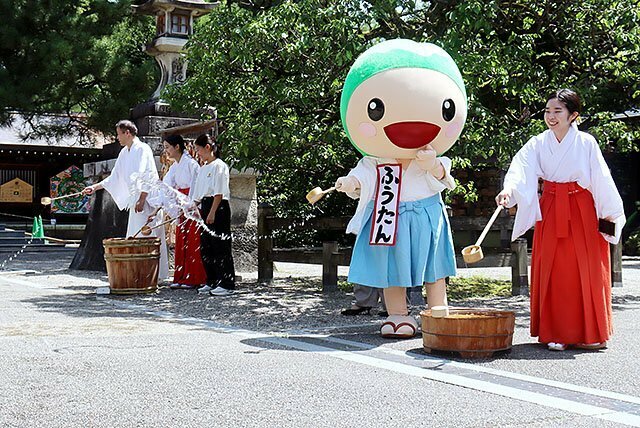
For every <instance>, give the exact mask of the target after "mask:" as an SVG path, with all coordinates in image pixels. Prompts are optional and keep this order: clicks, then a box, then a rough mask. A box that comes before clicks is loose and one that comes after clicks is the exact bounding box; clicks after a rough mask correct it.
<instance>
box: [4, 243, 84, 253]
mask: <svg viewBox="0 0 640 428" xmlns="http://www.w3.org/2000/svg"><path fill="white" fill-rule="evenodd" d="M20 250H22V252H23V253H52V254H53V253H57V252H62V253H73V252H75V251H77V250H78V248H77V247H65V246H64V245H45V244H35V245H33V244H32V245H27V246H26V247H24V249H23V245H14V246H4V247H0V254H2V255H4V256H6V255H7V254H13V253H17V252H19V251H20Z"/></svg>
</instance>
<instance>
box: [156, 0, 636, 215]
mask: <svg viewBox="0 0 640 428" xmlns="http://www.w3.org/2000/svg"><path fill="white" fill-rule="evenodd" d="M639 21H640V2H639V1H638V0H626V1H617V0H583V1H580V2H577V1H564V2H560V1H542V0H532V1H527V2H521V1H499V0H465V1H462V0H457V1H447V2H440V1H436V2H424V1H410V0H378V1H362V0H347V1H343V2H334V1H321V0H300V1H292V0H284V1H266V0H265V1H257V0H256V1H253V2H249V1H232V0H230V1H227V2H226V3H224V5H223V6H222V7H219V8H218V9H216V10H215V11H214V12H213V13H212V14H211V15H209V16H208V17H207V18H204V19H202V20H201V21H200V22H199V25H198V32H197V34H196V36H195V37H194V38H193V39H192V41H191V42H190V43H189V45H188V56H189V67H190V68H189V75H190V77H189V78H188V79H187V82H186V83H185V84H184V85H182V86H174V87H172V88H169V89H168V92H167V96H168V98H169V99H170V100H171V101H172V103H174V105H175V106H176V107H178V108H180V109H185V110H191V111H197V110H198V109H201V108H202V107H204V106H208V105H215V106H216V107H217V108H218V111H219V114H220V116H221V117H222V118H223V120H224V121H225V122H226V127H227V129H226V131H225V132H224V133H223V134H222V135H221V136H220V141H221V142H222V143H223V145H224V147H225V149H226V154H227V156H228V157H230V158H231V160H233V161H235V162H236V164H237V165H239V166H253V167H256V168H257V169H258V170H259V171H260V172H261V174H262V175H261V177H260V186H259V192H260V196H261V199H262V200H263V201H268V202H270V203H272V204H274V205H275V206H276V208H277V209H278V210H279V212H280V213H281V214H293V213H304V214H311V213H312V212H311V208H310V207H309V206H307V205H306V204H305V201H304V194H305V193H306V191H308V190H309V188H310V187H313V186H315V185H320V186H322V187H325V188H326V187H329V186H330V185H331V184H332V183H333V181H334V179H335V178H336V177H338V176H340V175H344V174H345V173H346V172H347V171H348V170H349V168H351V167H353V166H354V165H355V163H356V161H357V158H358V156H357V153H356V151H355V149H353V148H352V147H351V145H350V144H349V142H348V140H347V138H346V136H345V135H344V132H343V131H342V128H341V124H340V120H339V114H338V113H339V102H338V100H339V96H340V90H341V86H342V83H343V81H344V78H345V76H346V73H347V71H348V69H349V67H350V65H351V64H352V63H353V61H354V60H355V58H356V57H357V56H358V55H359V54H360V53H361V52H363V51H364V50H365V49H366V48H367V47H369V46H371V45H372V44H374V43H376V42H378V41H380V40H383V39H390V38H396V37H404V38H410V39H414V40H417V41H429V42H432V43H436V44H438V45H440V46H442V47H443V48H445V49H446V50H447V51H448V52H450V53H451V55H452V56H453V57H454V59H455V60H456V62H457V63H458V65H459V67H460V69H461V71H462V73H463V76H464V78H465V81H466V84H467V89H468V94H469V103H470V104H469V119H468V123H467V125H466V128H465V130H464V131H463V134H462V137H461V139H460V142H459V144H457V145H456V146H454V148H453V149H452V150H451V152H450V153H449V155H451V156H453V157H454V161H455V164H457V165H463V166H464V165H470V162H471V161H472V160H473V162H474V165H479V164H482V163H483V162H485V163H487V164H493V165H495V164H499V165H503V166H504V165H505V164H506V163H507V162H508V161H509V160H510V158H511V157H512V156H513V154H514V153H515V151H516V150H517V149H518V148H519V147H521V146H522V144H524V142H525V141H526V140H527V139H528V138H529V137H530V136H531V135H533V134H536V133H538V132H540V131H541V130H542V129H544V123H543V121H542V111H543V108H544V104H545V97H546V95H547V94H548V93H549V92H551V91H552V90H554V89H557V88H559V87H573V88H575V89H577V90H578V91H579V92H580V93H581V94H582V96H583V98H584V102H585V106H586V111H585V118H586V119H587V123H586V125H589V131H590V132H592V133H593V134H595V135H596V137H597V138H598V139H599V141H600V142H601V144H603V145H605V146H609V147H612V145H611V143H614V142H615V143H616V144H617V149H618V150H638V139H639V137H640V135H639V134H638V130H637V129H632V128H630V127H628V126H627V125H625V124H624V123H622V122H620V121H613V120H612V115H613V114H614V113H620V112H623V111H625V110H628V109H631V108H634V107H638V104H639V102H640V86H639V85H640V83H639V82H640V67H639V60H638V58H639V57H640V25H639V24H640V22H639ZM462 190H463V191H466V192H469V193H470V194H472V193H473V188H472V187H471V188H466V189H462ZM346 199H347V198H346V197H345V196H343V195H340V196H338V197H333V198H329V200H328V201H326V202H323V203H322V207H323V209H325V207H326V209H325V211H330V212H331V213H332V214H333V213H349V212H351V211H352V207H351V206H349V205H348V204H345V203H344V202H345V200H346Z"/></svg>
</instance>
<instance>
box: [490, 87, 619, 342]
mask: <svg viewBox="0 0 640 428" xmlns="http://www.w3.org/2000/svg"><path fill="white" fill-rule="evenodd" d="M580 108H581V105H580V98H579V96H578V94H577V93H575V92H574V91H572V90H570V89H560V90H558V91H556V92H554V93H553V94H551V95H550V96H549V97H548V98H547V105H546V108H545V115H544V119H545V122H546V124H547V127H548V128H549V129H548V130H547V131H545V132H543V133H542V134H540V135H537V136H535V137H533V138H531V139H530V140H529V141H528V142H527V144H525V145H524V147H522V149H520V151H519V152H518V153H517V154H516V156H515V157H514V159H513V161H512V163H511V166H510V167H509V171H508V172H507V175H506V177H505V181H504V189H503V190H502V191H501V192H500V193H499V194H498V196H497V197H496V202H497V203H498V204H499V205H504V206H506V207H512V206H514V205H516V204H517V205H518V211H517V213H516V219H515V224H514V228H513V236H512V238H513V239H514V240H515V239H516V238H517V237H519V236H521V235H522V234H523V233H524V232H526V231H527V230H528V229H529V228H531V227H532V226H533V225H534V224H535V232H534V237H533V252H532V255H531V336H533V337H536V336H537V337H538V340H539V341H540V342H542V343H546V344H548V347H549V349H550V350H554V351H563V350H565V349H566V347H567V345H575V346H579V347H584V348H586V349H596V348H597V349H599V348H602V347H604V346H606V341H607V340H608V339H609V337H610V335H611V333H612V324H611V311H612V308H611V278H610V276H609V244H608V242H611V243H613V244H616V243H617V242H618V240H619V239H620V232H621V230H622V226H623V225H624V223H625V215H624V210H623V206H622V199H621V198H620V194H619V193H618V189H617V188H616V185H615V183H614V182H613V178H612V177H611V172H610V171H609V168H608V166H607V164H606V163H605V161H604V158H603V157H602V153H601V152H600V147H599V146H598V143H597V142H596V140H595V138H593V137H592V136H591V135H589V134H587V133H584V132H581V131H579V130H578V127H577V125H576V119H577V117H578V115H579V113H580ZM539 178H542V179H543V180H544V191H543V194H542V197H541V198H540V200H538V179H539ZM606 224H609V225H611V226H612V227H613V230H610V229H609V228H607V229H605V228H602V227H601V226H602V225H606ZM599 227H600V229H599ZM607 241H608V242H607Z"/></svg>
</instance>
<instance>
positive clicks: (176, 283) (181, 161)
mask: <svg viewBox="0 0 640 428" xmlns="http://www.w3.org/2000/svg"><path fill="white" fill-rule="evenodd" d="M163 145H164V149H165V151H166V152H167V154H168V155H169V157H171V158H172V159H174V160H175V162H174V163H173V164H172V165H171V167H169V171H167V174H166V175H165V176H164V178H163V181H164V182H165V183H166V184H167V185H169V186H170V187H173V188H174V189H177V190H178V191H179V192H181V193H183V194H185V195H187V196H188V195H189V191H190V188H191V187H193V184H194V183H195V181H196V178H197V175H198V170H199V168H200V165H198V162H196V160H195V159H193V157H191V155H189V152H188V151H186V150H185V142H184V139H183V138H182V137H181V136H180V135H170V136H168V137H166V138H165V140H164V142H163ZM206 282H207V276H206V273H205V270H204V266H203V265H202V258H201V257H200V231H199V229H198V226H197V224H196V222H194V221H193V220H187V219H186V218H185V217H184V215H180V218H179V221H178V227H176V244H175V270H174V275H173V284H171V286H170V287H171V288H195V287H197V286H199V285H202V284H205V283H206Z"/></svg>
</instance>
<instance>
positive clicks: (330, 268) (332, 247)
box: [322, 241, 338, 293]
mask: <svg viewBox="0 0 640 428" xmlns="http://www.w3.org/2000/svg"><path fill="white" fill-rule="evenodd" d="M337 252H338V243H337V242H336V241H329V242H323V243H322V292H323V293H331V292H334V291H337V290H338V264H337V263H336V262H335V261H334V259H333V253H337Z"/></svg>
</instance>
